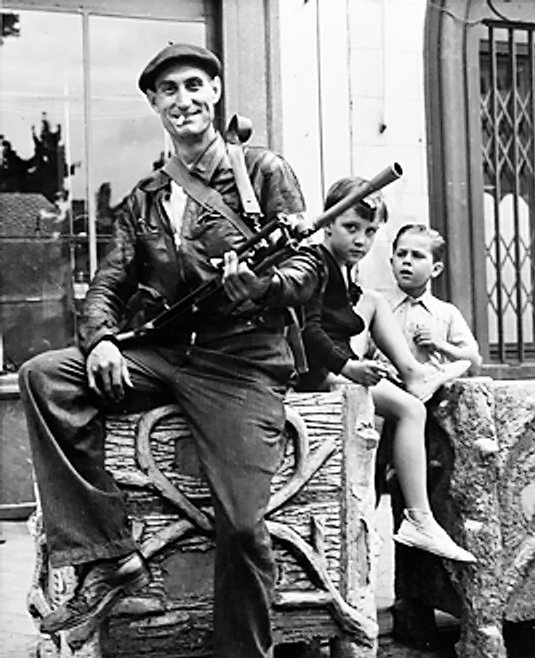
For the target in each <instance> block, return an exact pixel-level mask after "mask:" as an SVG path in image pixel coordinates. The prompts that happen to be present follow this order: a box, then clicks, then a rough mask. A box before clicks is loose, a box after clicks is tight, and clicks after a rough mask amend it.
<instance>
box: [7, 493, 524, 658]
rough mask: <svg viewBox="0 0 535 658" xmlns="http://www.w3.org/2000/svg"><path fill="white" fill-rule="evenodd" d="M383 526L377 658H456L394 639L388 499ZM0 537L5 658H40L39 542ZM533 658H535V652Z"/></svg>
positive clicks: (20, 535) (21, 527) (13, 528)
mask: <svg viewBox="0 0 535 658" xmlns="http://www.w3.org/2000/svg"><path fill="white" fill-rule="evenodd" d="M377 525H378V531H379V534H380V536H381V538H382V540H383V542H382V549H381V553H380V556H379V562H378V568H377V576H378V578H377V580H378V587H377V595H376V602H377V610H378V619H379V626H380V640H379V650H378V654H377V658H455V653H454V652H453V648H452V634H451V633H449V634H448V633H445V634H444V643H443V644H444V646H442V647H440V648H439V649H437V650H436V651H434V652H430V651H417V650H415V649H410V648H408V647H405V646H403V645H402V644H400V643H398V642H395V641H394V640H393V639H392V637H391V630H392V621H391V616H390V612H389V608H390V606H391V605H392V603H393V599H394V588H393V566H394V551H393V544H392V539H391V537H392V525H391V514H390V500H389V497H388V496H383V498H382V499H381V502H380V504H379V506H378V508H377ZM0 537H3V539H4V540H5V541H4V543H0V593H1V595H0V658H37V655H36V645H37V637H38V636H37V631H36V628H35V626H34V623H33V621H32V619H31V617H30V615H29V614H28V612H27V611H26V594H27V592H28V590H29V588H30V583H31V579H32V572H33V567H34V550H33V542H32V539H31V537H30V534H29V531H28V528H27V525H26V522H24V521H3V522H0ZM534 646H535V645H534ZM531 658H535V650H534V653H533V656H532V657H531Z"/></svg>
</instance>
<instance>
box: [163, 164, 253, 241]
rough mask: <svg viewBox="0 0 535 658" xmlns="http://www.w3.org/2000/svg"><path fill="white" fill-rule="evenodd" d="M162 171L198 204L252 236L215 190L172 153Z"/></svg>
mask: <svg viewBox="0 0 535 658" xmlns="http://www.w3.org/2000/svg"><path fill="white" fill-rule="evenodd" d="M163 171H164V172H165V173H166V174H167V175H168V176H170V177H171V178H172V179H173V180H174V181H175V182H176V183H178V184H179V185H180V187H182V188H183V189H184V190H185V191H186V194H188V196H190V197H191V198H192V199H193V200H194V201H196V202H197V203H198V204H200V205H201V206H203V207H204V208H207V209H208V210H211V211H214V210H215V211H216V212H218V213H219V214H220V215H223V217H226V218H227V219H228V220H229V222H231V224H233V225H234V227H235V228H236V229H238V231H239V232H240V233H241V234H242V235H244V236H245V237H246V238H247V239H249V238H250V237H252V235H253V232H252V231H251V229H250V228H249V227H248V226H247V224H246V223H245V222H244V221H243V219H242V218H241V217H240V216H239V215H238V213H236V212H234V210H232V208H231V207H230V206H229V205H227V204H226V203H225V201H224V199H223V197H222V196H221V194H219V192H218V191H217V190H214V188H212V187H210V186H209V185H207V184H206V183H204V181H202V180H201V179H200V178H197V177H196V176H193V174H191V173H190V171H189V170H188V168H187V167H186V165H185V164H184V163H183V162H182V160H180V158H178V157H177V156H175V155H173V156H172V157H171V158H170V159H169V160H168V161H167V162H166V163H165V165H164V166H163Z"/></svg>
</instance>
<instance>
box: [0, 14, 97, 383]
mask: <svg viewBox="0 0 535 658" xmlns="http://www.w3.org/2000/svg"><path fill="white" fill-rule="evenodd" d="M0 18H1V21H2V23H1V24H2V39H1V42H0V81H1V86H0V135H1V138H0V139H1V147H2V151H1V159H0V263H1V273H0V340H1V341H2V348H3V350H2V352H1V354H2V357H3V358H2V361H3V363H0V371H1V370H2V369H4V370H14V369H16V367H17V366H18V365H20V363H21V361H23V360H24V359H26V358H27V357H29V356H31V355H32V354H34V353H37V352H40V351H43V350H45V349H47V348H51V347H58V346H60V345H65V344H67V343H68V342H70V341H72V336H73V323H74V318H73V314H72V292H71V290H72V286H71V276H72V267H71V264H72V263H71V260H72V258H74V248H73V245H72V244H71V241H70V239H69V236H70V232H71V227H70V212H69V199H68V194H67V192H68V189H69V187H70V185H71V181H74V180H76V181H77V185H78V186H79V187H81V188H83V187H84V186H85V183H84V181H83V179H84V176H85V170H84V168H83V166H82V160H83V151H84V144H83V130H82V126H83V123H82V121H83V116H82V107H83V98H82V89H83V68H82V48H81V43H82V22H81V18H80V16H76V15H67V14H46V13H44V12H25V11H20V12H19V11H17V12H16V13H13V12H3V13H1V14H0Z"/></svg>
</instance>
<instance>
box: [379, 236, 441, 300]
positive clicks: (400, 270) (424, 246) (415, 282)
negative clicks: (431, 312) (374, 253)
mask: <svg viewBox="0 0 535 658" xmlns="http://www.w3.org/2000/svg"><path fill="white" fill-rule="evenodd" d="M391 263H392V272H393V274H394V278H395V279H396V282H397V284H398V286H399V287H400V288H401V289H402V290H403V291H404V292H406V293H408V294H413V295H414V294H417V295H420V294H422V293H423V292H424V290H425V288H426V286H427V282H428V281H429V279H434V278H435V277H437V276H438V275H439V274H440V273H441V272H442V270H443V267H444V264H443V263H442V262H441V261H436V262H435V261H434V260H433V252H432V249H431V239H430V238H429V237H428V236H426V235H419V234H417V233H410V232H409V233H404V234H403V235H402V236H401V237H400V238H399V240H398V244H397V247H396V250H395V251H394V253H393V254H392V258H391Z"/></svg>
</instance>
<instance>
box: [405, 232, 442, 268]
mask: <svg viewBox="0 0 535 658" xmlns="http://www.w3.org/2000/svg"><path fill="white" fill-rule="evenodd" d="M405 233H414V234H416V235H424V236H425V237H426V238H429V242H430V244H431V255H432V256H433V261H434V262H435V263H436V262H437V261H442V260H443V258H444V250H445V247H446V241H445V240H444V238H443V237H442V236H441V235H440V233H439V232H438V231H437V230H435V229H434V228H430V227H429V226H427V225H426V224H404V225H403V226H402V227H401V228H400V229H399V231H398V232H397V234H396V237H395V238H394V241H393V242H392V252H395V251H396V249H397V246H398V242H399V239H400V238H401V236H402V235H405Z"/></svg>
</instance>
